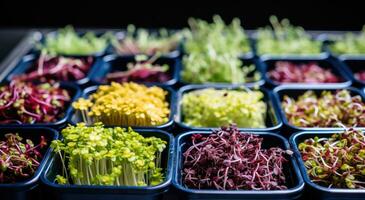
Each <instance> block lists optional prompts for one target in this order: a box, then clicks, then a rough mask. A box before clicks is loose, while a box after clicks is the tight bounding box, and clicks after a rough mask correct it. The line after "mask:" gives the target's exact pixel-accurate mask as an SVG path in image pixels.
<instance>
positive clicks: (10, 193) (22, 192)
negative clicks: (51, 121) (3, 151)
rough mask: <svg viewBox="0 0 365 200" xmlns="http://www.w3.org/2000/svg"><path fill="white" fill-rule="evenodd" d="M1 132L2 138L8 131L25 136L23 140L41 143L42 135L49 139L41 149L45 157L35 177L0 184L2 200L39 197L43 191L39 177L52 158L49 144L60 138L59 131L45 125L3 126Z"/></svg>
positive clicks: (22, 199) (0, 137)
mask: <svg viewBox="0 0 365 200" xmlns="http://www.w3.org/2000/svg"><path fill="white" fill-rule="evenodd" d="M0 132H1V133H0V139H1V140H3V139H4V135H5V134H6V133H18V134H19V135H20V136H21V137H23V140H24V139H31V140H32V141H33V142H34V143H35V144H38V143H39V141H40V137H41V136H42V135H43V136H44V137H45V139H46V140H47V144H48V147H47V148H45V149H43V150H42V151H41V152H42V154H43V159H42V161H41V162H40V165H39V167H38V168H37V170H36V172H35V174H34V175H33V177H31V178H29V179H27V180H25V181H23V182H19V183H14V184H0V194H1V199H2V200H26V199H39V198H40V192H41V191H40V187H39V177H40V175H41V172H43V170H44V168H45V167H46V165H47V163H48V161H49V159H50V155H51V149H50V148H49V145H50V144H51V141H52V140H54V139H57V138H58V133H57V132H56V131H55V130H53V129H50V128H45V127H1V128H0ZM24 141H25V140H24Z"/></svg>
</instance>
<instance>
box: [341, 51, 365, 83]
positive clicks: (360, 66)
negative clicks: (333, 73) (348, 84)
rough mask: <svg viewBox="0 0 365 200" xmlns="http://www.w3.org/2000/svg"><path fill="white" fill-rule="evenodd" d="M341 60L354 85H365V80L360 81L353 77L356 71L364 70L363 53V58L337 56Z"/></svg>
mask: <svg viewBox="0 0 365 200" xmlns="http://www.w3.org/2000/svg"><path fill="white" fill-rule="evenodd" d="M339 59H340V60H341V61H342V62H341V64H342V68H343V69H344V70H346V71H347V73H348V74H349V77H350V78H351V80H352V81H353V83H354V85H355V86H365V81H362V80H360V79H358V78H356V77H355V74H354V73H356V72H359V71H362V70H365V68H364V66H365V55H364V58H346V57H339Z"/></svg>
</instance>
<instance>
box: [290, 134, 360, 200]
mask: <svg viewBox="0 0 365 200" xmlns="http://www.w3.org/2000/svg"><path fill="white" fill-rule="evenodd" d="M334 133H341V131H304V132H298V133H295V134H294V135H292V137H290V145H291V146H292V148H293V150H294V155H295V157H296V158H297V161H298V166H299V169H300V172H301V174H302V176H303V179H304V182H305V184H306V195H307V198H309V199H313V200H334V199H341V200H364V199H365V190H364V189H363V190H361V189H335V188H327V187H323V186H320V185H318V184H316V183H313V182H312V181H311V180H310V178H309V176H308V175H307V170H306V168H305V166H304V162H303V160H302V156H301V154H300V152H299V150H298V144H299V143H300V142H302V141H304V140H305V139H308V138H313V137H315V136H319V137H330V136H331V135H333V134H334Z"/></svg>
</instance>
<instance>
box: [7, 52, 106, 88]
mask: <svg viewBox="0 0 365 200" xmlns="http://www.w3.org/2000/svg"><path fill="white" fill-rule="evenodd" d="M37 58H38V56H37V55H36V54H28V55H26V56H24V57H23V58H22V59H21V61H20V62H19V64H18V65H17V66H15V68H14V69H13V70H12V71H11V72H10V73H9V74H8V76H7V79H6V80H7V81H11V79H12V78H13V77H14V76H15V75H21V74H24V73H27V72H28V71H29V70H31V69H32V68H33V67H34V65H35V63H36V62H37ZM93 59H94V61H93V64H92V65H91V66H90V69H89V72H88V73H87V75H86V77H84V78H82V79H80V80H75V81H66V82H71V83H75V84H78V85H86V84H87V83H88V82H89V81H90V79H91V75H92V74H93V73H94V71H95V70H97V69H98V68H99V67H100V66H99V65H100V60H99V58H97V57H93Z"/></svg>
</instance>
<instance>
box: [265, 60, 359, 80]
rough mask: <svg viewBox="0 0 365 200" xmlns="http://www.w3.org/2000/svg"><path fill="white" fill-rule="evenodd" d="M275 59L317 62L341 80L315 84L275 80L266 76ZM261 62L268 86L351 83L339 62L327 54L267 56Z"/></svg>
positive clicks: (273, 65)
mask: <svg viewBox="0 0 365 200" xmlns="http://www.w3.org/2000/svg"><path fill="white" fill-rule="evenodd" d="M277 61H289V62H293V63H308V62H317V63H318V64H319V66H321V67H323V68H324V69H330V70H331V71H332V72H333V73H334V74H335V75H336V76H338V77H341V79H342V81H341V82H339V83H315V84H310V83H280V82H276V81H273V80H272V79H271V78H270V77H269V76H268V74H267V73H268V72H269V71H270V70H272V69H274V68H275V63H276V62H277ZM261 64H262V69H263V74H264V79H265V81H266V83H267V84H268V85H269V86H270V87H276V86H279V85H290V86H298V87H304V86H307V85H317V86H323V87H327V86H334V87H348V86H350V85H351V83H352V82H351V78H350V77H349V76H348V74H347V72H345V70H344V69H343V68H342V66H341V64H340V63H339V62H338V61H337V60H336V59H333V58H331V57H328V56H324V57H322V58H317V57H313V58H310V57H306V58H302V57H291V58H282V59H278V58H268V57H267V58H265V59H263V60H262V62H261Z"/></svg>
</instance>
